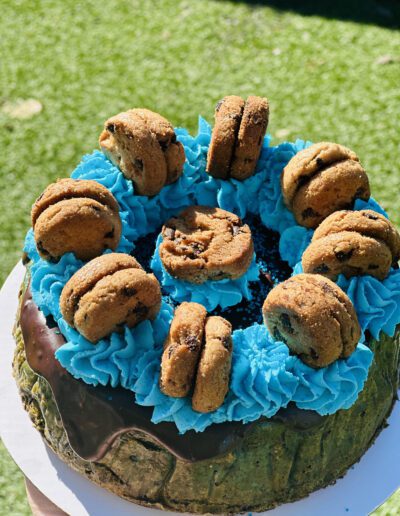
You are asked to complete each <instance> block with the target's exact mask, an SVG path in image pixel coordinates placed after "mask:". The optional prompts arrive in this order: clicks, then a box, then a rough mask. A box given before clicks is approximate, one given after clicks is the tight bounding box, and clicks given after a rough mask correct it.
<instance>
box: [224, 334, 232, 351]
mask: <svg viewBox="0 0 400 516" xmlns="http://www.w3.org/2000/svg"><path fill="white" fill-rule="evenodd" d="M222 345H223V346H224V348H225V349H228V350H229V349H231V346H232V339H231V338H230V337H224V338H223V339H222Z"/></svg>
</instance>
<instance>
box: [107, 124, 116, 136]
mask: <svg viewBox="0 0 400 516" xmlns="http://www.w3.org/2000/svg"><path fill="white" fill-rule="evenodd" d="M107 131H109V132H110V133H112V134H114V133H115V125H114V124H108V126H107Z"/></svg>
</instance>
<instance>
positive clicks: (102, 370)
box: [25, 118, 400, 432]
mask: <svg viewBox="0 0 400 516" xmlns="http://www.w3.org/2000/svg"><path fill="white" fill-rule="evenodd" d="M176 134H177V137H178V139H179V140H180V141H181V143H182V144H183V145H184V147H185V154H186V163H185V169H184V174H183V175H182V177H181V178H180V179H179V180H178V181H177V182H176V183H174V184H172V185H169V186H167V187H165V188H164V189H163V190H162V191H161V192H160V194H158V195H157V196H155V197H153V198H147V197H142V196H134V195H133V187H132V184H131V183H130V182H129V181H127V180H126V179H125V178H124V177H123V176H122V174H121V173H120V172H119V171H118V169H117V168H116V167H114V166H113V165H112V164H111V163H110V162H109V161H108V160H107V159H106V158H105V157H104V156H103V155H102V153H100V152H98V151H95V152H94V153H93V154H91V155H89V156H85V157H84V158H83V160H82V162H81V163H80V165H79V166H78V167H77V168H76V169H75V171H74V172H73V173H72V177H73V178H76V179H78V178H82V179H94V180H96V181H99V182H100V183H101V184H103V185H104V186H106V187H107V188H109V189H110V191H111V192H112V193H113V194H114V196H115V197H116V199H117V200H118V203H119V205H120V215H121V220H122V226H123V229H122V237H121V241H120V244H119V246H118V249H117V251H119V252H131V251H132V250H133V249H134V245H135V241H136V240H137V239H138V238H140V237H141V236H143V235H144V234H147V233H151V232H153V231H155V230H156V229H157V228H158V227H159V221H160V220H166V219H167V218H169V217H170V216H171V215H173V214H175V213H177V212H178V211H180V210H181V209H182V208H184V207H186V206H189V205H191V204H195V203H196V204H209V205H215V206H218V207H220V208H222V209H226V210H229V211H233V212H234V213H236V214H237V215H239V216H241V217H244V216H245V215H246V214H248V213H251V214H254V213H258V214H259V215H260V217H261V220H262V222H263V223H264V225H266V226H268V227H270V228H271V229H274V230H275V231H278V232H279V233H280V234H281V238H280V244H279V249H280V253H281V256H282V258H283V259H285V260H287V261H288V262H289V264H290V265H291V266H292V267H294V273H296V272H300V269H299V262H300V260H301V255H302V252H303V251H304V249H305V247H306V246H307V243H308V241H309V240H310V238H311V236H312V233H313V232H312V231H311V230H306V229H305V228H302V227H300V226H297V225H296V223H295V221H294V217H293V216H292V214H291V213H290V212H289V211H288V210H287V209H286V208H285V206H284V205H283V202H282V195H281V191H280V181H279V179H280V173H281V171H282V169H283V167H284V166H285V165H286V163H287V162H288V161H289V160H290V159H291V157H292V156H293V155H294V154H295V153H296V152H298V151H299V150H301V149H302V148H304V147H305V146H307V145H308V143H305V142H303V141H301V140H297V141H296V142H295V143H284V144H281V145H278V146H275V147H271V146H269V138H268V137H266V138H265V140H264V144H263V148H262V152H261V156H260V159H259V162H258V165H257V169H256V173H255V174H254V175H253V176H252V177H250V178H249V179H247V180H245V181H243V182H238V181H236V180H234V179H232V180H229V181H221V180H218V179H214V178H211V177H209V176H208V175H207V174H206V173H205V163H206V155H207V149H208V144H209V141H210V136H211V128H210V126H209V125H208V124H207V123H206V122H205V121H204V120H203V119H201V118H200V120H199V132H198V134H197V136H196V137H192V136H190V135H189V133H188V132H187V131H186V130H184V129H177V130H176ZM171 206H173V208H171ZM366 208H369V209H373V210H376V211H379V212H381V213H382V212H383V210H382V208H380V206H379V205H378V204H377V203H376V202H375V201H374V200H373V199H370V200H369V201H368V202H363V201H357V202H356V204H355V207H354V209H366ZM383 213H384V212H383ZM384 214H385V213H384ZM385 215H386V214H385ZM299 242H300V244H299ZM25 252H27V254H28V255H29V257H30V259H31V260H32V262H33V266H32V269H31V273H32V293H33V298H34V300H35V302H36V303H37V305H38V306H39V307H40V309H41V310H42V311H43V312H44V314H45V315H52V316H53V317H54V318H55V320H56V322H57V323H58V324H59V327H60V331H61V332H62V333H63V335H64V336H65V338H66V340H67V341H68V342H67V344H65V345H64V346H62V347H61V348H60V349H59V350H58V351H57V354H56V356H57V358H58V360H59V361H60V362H61V364H62V365H63V366H64V367H65V368H66V369H67V370H68V371H69V372H70V373H71V374H73V376H75V377H76V378H80V379H82V380H83V381H85V382H86V383H89V384H92V385H97V384H102V385H106V384H109V385H112V386H116V385H121V386H123V387H125V388H127V389H130V390H132V391H133V392H135V394H136V401H137V403H138V404H140V405H147V406H153V407H154V409H153V417H152V421H153V422H154V423H157V422H160V421H174V422H175V424H176V426H177V427H178V429H179V431H180V432H185V431H187V430H189V429H194V430H196V431H202V430H204V429H205V428H206V427H207V426H209V425H210V424H212V423H220V422H223V421H243V422H249V421H253V420H255V419H258V418H259V417H260V416H262V415H264V416H267V417H271V416H272V415H273V414H275V413H276V412H277V411H278V410H279V408H281V407H285V406H286V405H287V404H288V403H289V401H294V402H295V403H296V404H297V406H298V407H300V408H303V409H312V410H315V411H316V412H318V413H319V414H323V415H325V414H332V413H334V412H335V411H337V410H338V409H340V408H349V407H350V406H351V405H352V404H353V403H354V401H355V400H356V399H357V396H358V394H359V392H360V391H361V390H362V388H363V385H364V382H365V380H366V377H367V375H368V369H369V366H370V364H371V362H372V359H373V354H372V352H371V351H370V350H369V348H367V347H366V346H365V345H363V344H362V343H360V344H359V345H358V347H357V349H356V351H355V352H354V353H353V355H351V357H349V358H348V359H346V360H338V361H337V362H335V363H334V364H331V365H330V366H328V367H326V368H323V369H321V370H319V371H315V370H313V369H311V368H309V367H308V366H306V365H305V364H303V363H302V362H301V361H300V360H299V359H298V358H297V357H293V356H290V355H289V352H288V349H287V347H286V346H285V345H284V344H283V343H275V342H273V341H272V339H271V337H270V336H269V334H268V331H267V329H266V328H265V327H264V326H261V325H259V324H253V325H252V326H249V327H248V328H245V329H243V330H235V331H234V334H233V338H234V350H235V351H234V357H233V368H232V381H231V390H230V392H229V394H228V396H227V398H226V400H225V402H224V404H223V405H222V406H221V407H220V408H219V409H218V410H217V411H215V412H213V413H211V414H199V413H196V412H194V411H193V410H192V409H191V407H190V404H189V403H188V401H187V400H185V399H173V398H168V397H167V396H165V395H163V394H162V393H161V392H160V390H159V388H158V376H159V364H160V355H161V352H162V343H163V340H164V338H165V335H166V333H167V331H168V327H169V323H170V321H171V318H172V310H171V308H170V307H169V305H168V304H167V303H163V305H162V309H161V311H160V314H159V316H158V317H157V319H156V320H155V321H153V322H150V321H145V322H143V323H141V324H140V325H139V326H137V327H136V328H133V329H127V328H126V329H125V333H124V334H123V335H122V336H121V335H118V334H113V335H112V336H110V337H109V338H107V339H103V340H102V341H100V342H99V344H97V345H96V346H93V344H89V343H87V341H85V339H84V338H83V337H82V336H81V335H79V334H78V333H77V332H76V331H75V330H73V329H72V328H70V327H69V326H68V325H67V324H66V323H65V321H63V320H62V318H61V314H60V311H59V306H58V300H59V296H60V294H61V290H62V288H63V285H64V284H65V283H66V281H68V279H69V278H70V277H71V276H72V275H73V273H74V272H75V271H76V270H77V269H78V268H80V267H81V266H82V262H79V260H77V259H76V258H75V257H74V255H72V254H71V253H69V254H67V255H64V256H63V257H62V258H61V260H60V261H59V262H58V263H57V264H52V263H48V262H44V261H43V260H41V259H40V258H39V256H38V254H37V251H36V248H35V243H34V240H33V235H32V232H28V235H27V238H26V243H25ZM346 281H347V283H346V282H344V280H343V278H341V277H340V278H339V280H338V283H339V285H340V286H341V287H342V288H343V289H344V290H345V291H347V293H348V295H349V296H350V298H351V299H352V301H353V303H354V305H355V308H356V311H357V314H358V317H359V319H360V323H361V326H362V329H363V331H364V332H365V331H367V330H369V331H370V332H371V333H372V335H373V336H374V337H377V336H379V334H380V332H381V331H384V332H385V333H387V334H388V335H390V336H392V335H393V334H394V330H395V327H396V325H397V324H398V323H399V322H400V272H399V271H398V270H392V271H391V273H390V275H389V276H388V277H387V278H386V279H385V280H384V281H383V282H379V281H378V280H375V279H374V278H371V277H369V276H363V277H360V278H352V280H350V281H348V280H346ZM375 282H376V283H378V284H379V285H377V284H375ZM221 285H222V284H221ZM373 293H375V296H373ZM376 293H378V295H376Z"/></svg>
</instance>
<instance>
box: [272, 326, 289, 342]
mask: <svg viewBox="0 0 400 516" xmlns="http://www.w3.org/2000/svg"><path fill="white" fill-rule="evenodd" d="M273 334H274V339H275V340H279V341H280V342H284V343H285V344H287V341H286V339H285V337H284V336H283V335H282V334H281V332H280V331H279V330H278V328H277V327H276V326H275V328H274V331H273Z"/></svg>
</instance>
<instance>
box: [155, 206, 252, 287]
mask: <svg viewBox="0 0 400 516" xmlns="http://www.w3.org/2000/svg"><path fill="white" fill-rule="evenodd" d="M162 236H163V241H162V243H161V245H160V248H159V253H160V258H161V261H162V263H163V265H164V267H165V269H166V270H167V271H168V272H169V274H171V275H172V276H174V277H175V278H179V279H181V280H185V281H189V282H191V283H204V282H205V281H207V280H212V281H216V280H222V279H225V278H230V279H236V278H239V277H240V276H242V274H244V273H245V272H246V271H247V269H248V268H249V266H250V263H251V260H252V258H253V253H254V246H253V240H252V237H251V231H250V228H249V226H248V225H247V224H243V222H242V221H241V219H240V218H239V217H238V216H237V215H235V214H233V213H230V212H228V211H225V210H221V209H219V208H211V207H208V206H191V207H190V208H187V209H185V210H184V211H183V212H182V213H180V214H179V215H178V216H177V217H173V218H171V219H170V220H169V221H168V222H167V223H166V224H165V225H164V227H163V229H162Z"/></svg>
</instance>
